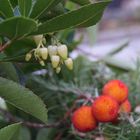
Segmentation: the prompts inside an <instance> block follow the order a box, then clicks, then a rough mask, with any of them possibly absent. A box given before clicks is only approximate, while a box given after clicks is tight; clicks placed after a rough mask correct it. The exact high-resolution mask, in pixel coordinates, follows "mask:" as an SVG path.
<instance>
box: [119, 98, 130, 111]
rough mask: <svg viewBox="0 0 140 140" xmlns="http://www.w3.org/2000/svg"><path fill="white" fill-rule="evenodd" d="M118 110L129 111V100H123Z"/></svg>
mask: <svg viewBox="0 0 140 140" xmlns="http://www.w3.org/2000/svg"><path fill="white" fill-rule="evenodd" d="M119 112H120V113H130V112H131V104H130V102H129V100H126V101H124V102H123V103H122V104H121V105H120V109H119Z"/></svg>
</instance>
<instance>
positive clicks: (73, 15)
mask: <svg viewBox="0 0 140 140" xmlns="http://www.w3.org/2000/svg"><path fill="white" fill-rule="evenodd" d="M110 2H111V1H110V0H104V1H101V2H97V3H94V4H89V5H86V6H83V7H81V8H80V9H78V10H74V11H72V12H68V13H66V14H63V15H60V16H57V17H55V18H53V19H51V20H48V21H47V22H45V23H43V24H42V25H40V26H39V27H38V31H36V32H35V33H34V34H42V33H51V32H57V31H60V30H64V29H67V28H75V27H78V26H79V25H81V24H83V23H85V22H87V21H88V20H90V19H91V18H93V17H96V16H97V14H98V13H99V11H100V12H101V10H102V11H104V9H105V7H106V6H107V5H108V4H109V3H110ZM99 9H100V10H99ZM98 16H101V15H98ZM98 19H100V17H98ZM97 22H98V20H97V17H96V20H95V22H94V24H96V23H97Z"/></svg>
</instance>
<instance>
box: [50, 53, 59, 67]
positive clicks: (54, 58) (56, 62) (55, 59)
mask: <svg viewBox="0 0 140 140" xmlns="http://www.w3.org/2000/svg"><path fill="white" fill-rule="evenodd" d="M51 62H52V66H53V68H57V67H58V65H59V62H60V57H59V56H58V55H53V56H51Z"/></svg>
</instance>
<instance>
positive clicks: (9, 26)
mask: <svg viewBox="0 0 140 140" xmlns="http://www.w3.org/2000/svg"><path fill="white" fill-rule="evenodd" d="M36 28H37V25H36V22H35V21H34V20H32V19H29V18H24V17H12V18H9V19H7V20H5V21H3V22H1V23H0V35H4V36H7V37H9V38H10V39H12V38H17V37H22V36H25V35H27V34H29V33H30V32H32V31H34V30H35V29H36Z"/></svg>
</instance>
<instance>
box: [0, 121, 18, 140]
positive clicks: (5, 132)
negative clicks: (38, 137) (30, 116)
mask: <svg viewBox="0 0 140 140" xmlns="http://www.w3.org/2000/svg"><path fill="white" fill-rule="evenodd" d="M19 130H20V123H16V124H12V125H9V126H7V127H4V128H2V129H0V140H17V137H18V135H19Z"/></svg>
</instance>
